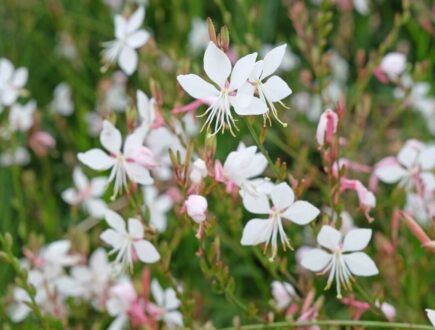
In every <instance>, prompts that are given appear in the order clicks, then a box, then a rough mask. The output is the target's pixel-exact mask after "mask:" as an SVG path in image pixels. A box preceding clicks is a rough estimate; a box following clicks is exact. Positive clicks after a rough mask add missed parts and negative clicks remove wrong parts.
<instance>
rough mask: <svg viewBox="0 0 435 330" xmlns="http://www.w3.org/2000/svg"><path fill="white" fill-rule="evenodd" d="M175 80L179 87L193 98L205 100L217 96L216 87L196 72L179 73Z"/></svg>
mask: <svg viewBox="0 0 435 330" xmlns="http://www.w3.org/2000/svg"><path fill="white" fill-rule="evenodd" d="M177 80H178V83H179V84H180V85H181V87H183V89H184V90H185V91H186V92H187V93H188V94H189V95H190V96H192V97H194V98H195V99H200V100H205V99H207V98H210V97H217V96H219V91H218V90H217V89H216V87H214V86H213V85H212V84H210V83H208V82H206V81H205V80H204V79H202V78H201V77H199V76H197V75H196V74H185V75H179V76H177Z"/></svg>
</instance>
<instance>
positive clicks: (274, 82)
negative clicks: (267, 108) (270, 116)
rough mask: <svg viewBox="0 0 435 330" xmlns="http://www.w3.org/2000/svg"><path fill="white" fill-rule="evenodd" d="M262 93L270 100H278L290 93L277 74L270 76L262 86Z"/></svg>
mask: <svg viewBox="0 0 435 330" xmlns="http://www.w3.org/2000/svg"><path fill="white" fill-rule="evenodd" d="M262 90H263V92H264V95H265V96H266V98H267V99H268V100H269V101H270V102H278V101H281V100H282V99H285V98H286V97H287V96H289V95H290V94H291V93H292V90H291V89H290V87H289V86H288V85H287V83H286V82H285V81H284V80H282V79H281V78H280V77H278V76H272V77H270V78H269V79H268V80H267V81H266V82H265V83H264V84H263V86H262Z"/></svg>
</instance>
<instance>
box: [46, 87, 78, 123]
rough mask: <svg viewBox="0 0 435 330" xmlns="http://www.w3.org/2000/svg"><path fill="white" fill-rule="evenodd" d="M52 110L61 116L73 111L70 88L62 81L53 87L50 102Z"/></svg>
mask: <svg viewBox="0 0 435 330" xmlns="http://www.w3.org/2000/svg"><path fill="white" fill-rule="evenodd" d="M51 106H52V108H53V110H54V111H56V112H57V113H58V114H60V115H62V116H69V115H71V114H72V113H73V112H74V104H73V102H72V99H71V88H70V87H69V85H68V83H66V82H63V83H60V84H59V85H57V86H56V88H55V89H54V98H53V101H52V103H51Z"/></svg>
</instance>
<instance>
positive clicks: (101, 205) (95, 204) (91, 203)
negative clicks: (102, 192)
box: [86, 198, 107, 218]
mask: <svg viewBox="0 0 435 330" xmlns="http://www.w3.org/2000/svg"><path fill="white" fill-rule="evenodd" d="M86 209H87V210H88V212H89V214H90V215H92V216H93V217H95V218H102V217H104V215H105V214H106V210H107V204H106V203H105V202H104V201H103V200H101V199H97V198H92V199H89V200H87V201H86Z"/></svg>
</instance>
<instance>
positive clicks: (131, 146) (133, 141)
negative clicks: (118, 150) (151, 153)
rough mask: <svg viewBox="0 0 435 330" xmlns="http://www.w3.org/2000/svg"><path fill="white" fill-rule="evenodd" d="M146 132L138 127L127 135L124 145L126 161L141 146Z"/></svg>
mask: <svg viewBox="0 0 435 330" xmlns="http://www.w3.org/2000/svg"><path fill="white" fill-rule="evenodd" d="M145 133H146V131H145V130H143V129H141V128H140V127H139V128H137V129H136V130H134V132H133V133H131V134H129V135H128V136H127V138H126V139H125V143H124V150H123V151H124V156H125V157H126V158H127V159H128V158H129V157H130V156H132V154H135V152H137V150H138V148H140V147H142V146H143V141H144V139H145Z"/></svg>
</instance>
